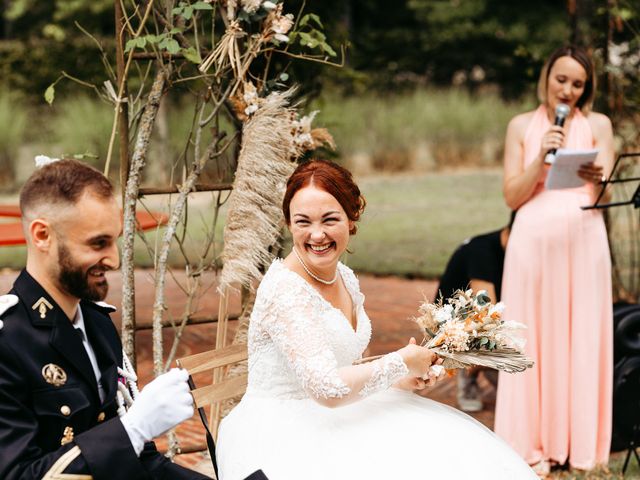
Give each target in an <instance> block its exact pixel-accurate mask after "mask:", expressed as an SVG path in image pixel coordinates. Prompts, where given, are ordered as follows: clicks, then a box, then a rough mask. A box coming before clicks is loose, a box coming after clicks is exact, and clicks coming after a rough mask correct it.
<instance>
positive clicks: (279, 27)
mask: <svg viewBox="0 0 640 480" xmlns="http://www.w3.org/2000/svg"><path fill="white" fill-rule="evenodd" d="M291 27H293V15H291V14H290V13H287V14H286V15H278V12H276V18H274V19H273V21H272V23H271V30H272V31H273V32H274V33H280V34H282V35H285V34H286V33H287V32H289V30H291ZM288 40H289V38H287V41H288Z"/></svg>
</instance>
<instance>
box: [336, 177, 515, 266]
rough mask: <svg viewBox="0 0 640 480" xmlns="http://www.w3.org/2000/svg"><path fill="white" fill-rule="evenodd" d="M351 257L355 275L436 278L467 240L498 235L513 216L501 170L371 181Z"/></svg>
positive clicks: (365, 184) (366, 182) (365, 185)
mask: <svg viewBox="0 0 640 480" xmlns="http://www.w3.org/2000/svg"><path fill="white" fill-rule="evenodd" d="M359 184H360V187H361V190H362V192H363V194H364V195H365V198H366V200H367V209H366V211H365V214H364V215H363V218H362V222H361V225H360V227H359V228H358V233H357V234H356V236H355V237H353V239H352V241H351V243H352V246H351V247H350V249H351V250H352V251H353V254H352V255H349V257H348V258H347V259H346V262H347V263H348V264H349V265H350V266H351V267H352V268H354V269H355V270H358V271H361V272H369V273H375V274H395V275H404V276H420V277H426V278H436V277H439V276H440V275H441V274H442V271H443V270H444V267H445V265H446V262H447V260H448V258H449V256H450V255H451V253H452V252H453V250H454V249H455V248H456V247H457V246H458V245H459V244H460V243H461V242H462V241H463V240H464V239H466V238H468V237H470V236H472V235H477V234H480V233H485V232H488V231H491V230H497V229H499V228H501V227H502V226H503V225H504V224H506V223H507V221H508V217H509V211H508V209H507V207H506V205H505V204H504V201H503V199H502V174H501V172H500V171H498V170H489V171H473V172H472V171H469V172H464V171H463V172H455V173H442V174H432V175H420V176H411V175H403V176H387V177H372V178H367V179H364V180H362V181H360V182H359Z"/></svg>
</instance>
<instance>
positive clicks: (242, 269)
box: [219, 92, 297, 291]
mask: <svg viewBox="0 0 640 480" xmlns="http://www.w3.org/2000/svg"><path fill="white" fill-rule="evenodd" d="M290 95H291V92H285V93H272V94H270V95H269V96H268V97H267V98H266V99H265V100H264V102H263V103H262V104H261V106H260V108H259V109H258V110H257V111H256V112H255V113H253V114H252V116H251V117H250V119H249V120H248V121H247V122H246V123H245V126H244V128H243V132H242V148H241V150H240V156H239V158H238V168H237V170H236V178H235V181H234V184H233V190H232V192H231V195H230V197H229V213H228V215H227V221H226V223H225V228H224V250H223V252H222V261H223V265H224V266H223V268H222V273H221V278H220V286H219V289H220V290H221V291H224V290H225V289H227V287H229V286H230V285H232V284H234V285H243V286H245V287H247V288H249V289H252V288H253V281H257V280H260V279H261V278H262V273H261V272H260V269H261V268H262V267H264V266H265V265H268V264H269V263H270V262H271V261H272V260H273V255H272V253H271V252H269V247H271V246H272V245H273V244H274V243H276V241H277V240H278V237H279V234H280V229H281V228H282V226H283V225H284V218H283V217H282V197H283V196H284V190H285V185H286V182H287V179H288V178H289V176H290V175H291V173H293V170H294V169H295V166H296V165H295V163H293V161H292V159H293V158H295V156H296V155H295V153H297V152H296V150H297V147H296V145H295V144H294V136H293V135H292V128H291V125H292V119H293V118H295V114H294V112H293V110H292V109H291V108H289V107H288V98H289V97H290Z"/></svg>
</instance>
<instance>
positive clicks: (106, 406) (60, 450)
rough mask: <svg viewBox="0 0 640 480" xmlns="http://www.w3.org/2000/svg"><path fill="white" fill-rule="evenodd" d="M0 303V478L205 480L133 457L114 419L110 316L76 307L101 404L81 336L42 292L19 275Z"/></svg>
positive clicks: (118, 353) (150, 456)
mask: <svg viewBox="0 0 640 480" xmlns="http://www.w3.org/2000/svg"><path fill="white" fill-rule="evenodd" d="M12 295H14V296H12ZM1 298H3V301H4V303H5V305H4V308H0V311H2V310H4V313H0V322H1V323H0V327H1V328H0V479H2V480H14V479H41V478H44V479H64V478H75V479H76V480H79V479H91V478H93V479H95V480H102V479H105V480H107V479H108V480H112V479H127V480H129V479H205V478H208V477H205V476H203V475H201V474H199V473H196V472H193V471H190V470H187V469H185V468H182V467H180V466H178V465H175V464H173V463H171V462H170V461H169V460H168V459H167V458H165V457H164V456H162V455H161V454H160V453H158V452H157V450H156V449H155V446H154V444H153V443H147V444H146V445H145V449H144V450H143V452H142V453H141V455H140V457H139V458H138V457H137V456H136V454H135V452H134V449H133V447H132V446H131V442H130V440H129V437H128V435H127V433H126V431H125V429H124V427H123V426H122V423H121V422H120V419H119V417H118V414H117V408H118V404H117V401H116V391H117V382H118V381H119V379H118V373H117V367H118V366H119V365H120V366H121V365H122V345H121V342H120V338H119V337H118V333H117V331H116V329H115V327H114V325H113V323H112V321H111V319H110V318H109V313H110V312H111V311H112V309H111V308H110V307H108V306H101V305H98V304H95V303H93V302H88V301H82V302H81V303H80V308H81V309H82V314H83V318H84V322H85V328H86V333H87V336H88V340H89V342H90V344H91V346H92V348H93V350H94V351H95V354H96V358H97V360H98V366H99V369H100V372H101V379H100V383H101V385H102V388H103V391H104V394H105V395H104V401H103V402H101V401H100V395H99V393H98V385H97V382H96V375H95V374H94V371H93V369H92V366H91V362H90V360H89V357H88V355H87V352H86V350H85V348H84V346H83V344H82V338H81V336H79V335H78V332H77V331H76V330H75V329H74V327H73V324H72V323H71V321H70V320H69V318H67V316H66V315H65V313H64V312H63V311H62V310H61V309H60V307H58V305H56V303H55V302H54V300H53V298H51V296H49V294H48V293H47V292H46V291H45V290H44V289H43V288H42V287H41V286H40V284H39V283H37V282H36V281H35V280H34V279H33V278H32V277H31V276H30V275H29V274H28V273H27V272H26V271H25V270H23V271H22V272H21V274H20V276H19V277H18V279H17V280H16V282H15V284H14V286H13V289H12V290H11V292H10V295H8V296H5V297H1ZM7 305H10V306H9V307H8V308H7ZM0 307H2V302H0ZM69 474H75V475H76V476H72V477H68V476H67V475H69Z"/></svg>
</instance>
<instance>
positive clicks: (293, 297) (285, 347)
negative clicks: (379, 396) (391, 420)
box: [261, 279, 408, 406]
mask: <svg viewBox="0 0 640 480" xmlns="http://www.w3.org/2000/svg"><path fill="white" fill-rule="evenodd" d="M302 282H304V280H302V279H300V280H299V281H297V282H284V283H286V285H285V284H282V283H281V284H280V285H278V286H277V288H273V289H270V292H269V294H271V295H272V298H269V299H266V305H265V307H266V308H265V312H264V313H265V315H264V316H263V317H262V319H261V323H262V328H264V330H265V331H266V332H267V333H268V335H269V336H270V338H271V339H272V341H273V343H274V344H275V346H276V348H278V350H280V351H281V352H282V353H283V354H284V355H285V357H286V359H287V362H288V363H289V365H290V367H291V369H292V370H293V372H294V373H295V376H296V378H297V379H298V381H299V382H300V385H301V386H302V388H303V389H304V390H305V391H306V392H307V394H308V395H309V396H310V397H311V398H313V399H315V400H316V401H318V402H319V403H322V404H324V405H327V406H339V405H343V404H347V403H351V402H353V401H355V400H358V399H359V398H363V397H364V396H367V395H370V394H372V393H374V392H376V391H379V390H383V389H386V388H389V387H390V386H391V385H392V384H393V383H395V382H396V381H397V380H399V379H400V378H401V377H403V376H405V375H406V374H407V373H408V369H407V367H406V365H405V364H404V361H403V360H402V357H401V356H400V354H398V353H397V352H394V353H391V354H388V355H386V356H384V357H382V358H381V359H378V360H376V361H374V362H370V363H367V364H362V365H350V366H345V367H340V368H339V367H338V362H337V360H336V357H335V355H334V353H333V351H332V350H331V346H330V345H331V342H330V339H329V338H328V335H329V334H328V333H327V331H326V330H325V329H324V327H323V325H324V323H323V318H322V312H323V310H324V308H325V307H324V306H323V305H322V300H321V298H320V297H319V296H316V295H314V294H313V293H312V292H310V291H308V290H307V288H306V287H305V286H304V284H303V283H302ZM279 283H280V282H279ZM265 293H266V292H265Z"/></svg>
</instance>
